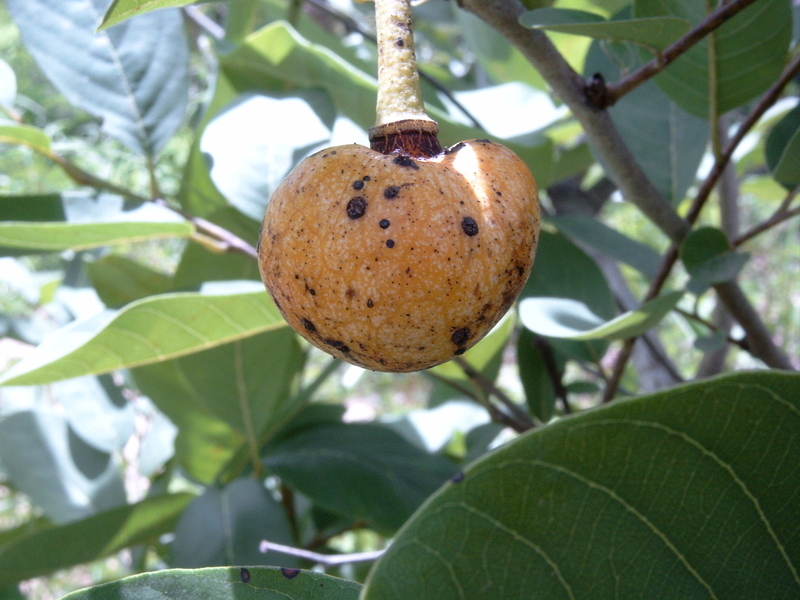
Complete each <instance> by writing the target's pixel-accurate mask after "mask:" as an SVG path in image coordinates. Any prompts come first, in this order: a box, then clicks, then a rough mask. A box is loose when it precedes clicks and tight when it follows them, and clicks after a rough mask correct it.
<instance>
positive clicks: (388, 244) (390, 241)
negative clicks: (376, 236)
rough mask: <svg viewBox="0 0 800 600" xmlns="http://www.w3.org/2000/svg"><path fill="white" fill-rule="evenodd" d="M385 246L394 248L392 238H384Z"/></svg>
mask: <svg viewBox="0 0 800 600" xmlns="http://www.w3.org/2000/svg"><path fill="white" fill-rule="evenodd" d="M386 247H387V248H394V240H386Z"/></svg>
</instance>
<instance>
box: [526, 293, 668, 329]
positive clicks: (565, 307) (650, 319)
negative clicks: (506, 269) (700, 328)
mask: <svg viewBox="0 0 800 600" xmlns="http://www.w3.org/2000/svg"><path fill="white" fill-rule="evenodd" d="M682 297H683V292H670V293H667V294H664V295H663V296H659V297H658V298H655V299H653V300H650V302H647V303H645V304H643V305H642V306H640V307H639V308H637V309H634V310H629V311H627V312H625V313H623V314H621V315H619V316H618V317H615V318H614V319H611V320H610V321H605V320H604V319H601V318H600V317H598V316H597V315H596V314H594V313H593V312H592V311H591V310H590V309H589V307H588V306H586V305H585V304H583V303H582V302H578V301H576V300H570V299H568V298H526V299H525V300H523V301H522V302H521V303H520V306H519V316H520V320H521V321H522V324H523V325H525V327H527V328H528V329H530V330H531V331H533V332H534V333H538V334H539V335H546V336H550V337H557V338H567V339H571V340H593V339H606V340H621V339H626V338H631V337H636V336H638V335H642V334H643V333H645V332H646V331H647V330H648V329H650V328H652V327H655V326H656V325H658V323H659V322H660V321H661V319H662V318H664V315H666V314H667V313H668V312H669V311H671V310H672V309H673V308H675V305H676V304H677V303H678V301H679V300H680V299H681V298H682Z"/></svg>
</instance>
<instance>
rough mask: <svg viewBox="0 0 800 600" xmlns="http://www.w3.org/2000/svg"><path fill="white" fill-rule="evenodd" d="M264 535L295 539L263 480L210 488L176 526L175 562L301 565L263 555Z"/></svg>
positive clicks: (281, 540)
mask: <svg viewBox="0 0 800 600" xmlns="http://www.w3.org/2000/svg"><path fill="white" fill-rule="evenodd" d="M265 539H266V540H269V541H271V542H275V543H277V544H284V545H288V546H291V545H292V544H293V543H294V538H293V536H292V529H291V527H290V525H289V521H288V519H287V518H286V512H285V510H284V508H283V506H282V505H281V503H280V502H278V501H277V500H275V498H273V497H272V494H271V493H270V491H269V490H267V488H266V487H265V486H264V483H263V482H262V481H259V480H257V479H254V478H253V477H242V478H239V479H236V480H234V481H232V482H231V483H229V484H228V485H226V486H225V487H224V488H222V489H217V488H208V489H206V491H205V493H204V494H203V495H201V496H198V497H197V498H195V499H194V500H192V502H191V503H190V504H189V506H187V507H186V510H184V511H183V514H181V518H180V520H179V521H178V525H177V526H176V527H175V540H174V541H173V543H172V562H171V564H172V566H175V567H216V566H225V565H263V564H273V565H279V566H284V567H296V566H297V560H296V559H292V558H287V557H285V556H283V555H274V554H262V553H261V551H260V548H259V545H260V543H261V540H265Z"/></svg>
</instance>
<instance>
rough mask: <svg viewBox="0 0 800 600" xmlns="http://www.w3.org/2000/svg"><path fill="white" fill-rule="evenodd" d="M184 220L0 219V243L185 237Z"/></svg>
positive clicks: (46, 245)
mask: <svg viewBox="0 0 800 600" xmlns="http://www.w3.org/2000/svg"><path fill="white" fill-rule="evenodd" d="M193 233H194V225H192V224H191V223H189V222H188V221H174V222H151V223H148V222H132V223H124V222H120V223H113V222H106V223H102V222H96V223H30V222H2V223H0V245H3V246H8V247H12V248H25V249H30V250H50V251H60V250H67V249H71V250H86V249H88V248H98V247H100V246H111V245H116V244H129V243H132V242H141V241H145V240H158V239H165V238H188V237H189V236H191V235H192V234H193Z"/></svg>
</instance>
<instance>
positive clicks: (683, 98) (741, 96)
mask: <svg viewBox="0 0 800 600" xmlns="http://www.w3.org/2000/svg"><path fill="white" fill-rule="evenodd" d="M716 7H717V4H716V3H708V2H704V1H701V0H663V1H660V2H650V1H649V0H639V1H637V2H635V4H634V15H635V16H636V17H640V18H641V17H663V16H672V17H679V18H683V19H686V20H688V21H689V22H690V23H691V24H692V26H694V25H697V24H698V23H700V22H701V21H702V20H703V19H705V18H706V16H708V13H709V12H711V11H712V10H715V9H716ZM764 32H769V35H764ZM791 36H792V15H791V7H790V3H789V2H788V1H787V0H762V1H761V2H757V3H755V4H753V5H752V6H749V7H747V8H745V9H744V10H742V11H741V12H740V13H738V14H737V15H736V16H734V17H733V18H731V19H730V20H728V21H727V22H725V23H724V24H723V25H722V26H720V27H719V28H718V29H715V30H714V31H713V32H712V33H710V34H709V35H707V36H706V37H704V38H703V39H702V40H700V41H699V42H698V43H697V44H695V45H694V46H692V47H691V48H690V49H689V50H688V51H687V52H685V53H684V54H682V55H681V56H679V57H678V58H677V59H675V61H674V62H673V63H672V64H670V65H669V66H668V67H667V68H666V69H664V71H662V72H661V73H660V74H659V75H658V76H656V77H655V81H656V83H657V84H658V85H659V86H660V87H661V89H662V90H664V92H666V93H667V95H669V96H670V98H672V99H673V100H675V102H677V103H678V104H679V105H680V106H681V107H683V108H684V109H685V110H687V111H689V112H690V113H692V114H694V115H697V116H699V117H703V118H705V119H708V118H709V116H710V115H711V116H713V118H716V116H718V115H721V114H724V113H726V112H727V111H729V110H731V109H733V108H736V107H738V106H741V105H742V104H745V103H746V102H748V101H749V100H752V99H753V98H755V97H756V96H758V95H759V94H760V93H761V92H763V91H764V90H766V89H767V88H768V87H769V86H770V85H771V84H772V83H773V82H774V81H775V80H776V79H777V78H778V76H779V75H780V73H781V71H782V69H783V66H784V63H785V60H786V53H787V51H788V48H789V43H790V41H791ZM709 57H713V58H709Z"/></svg>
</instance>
